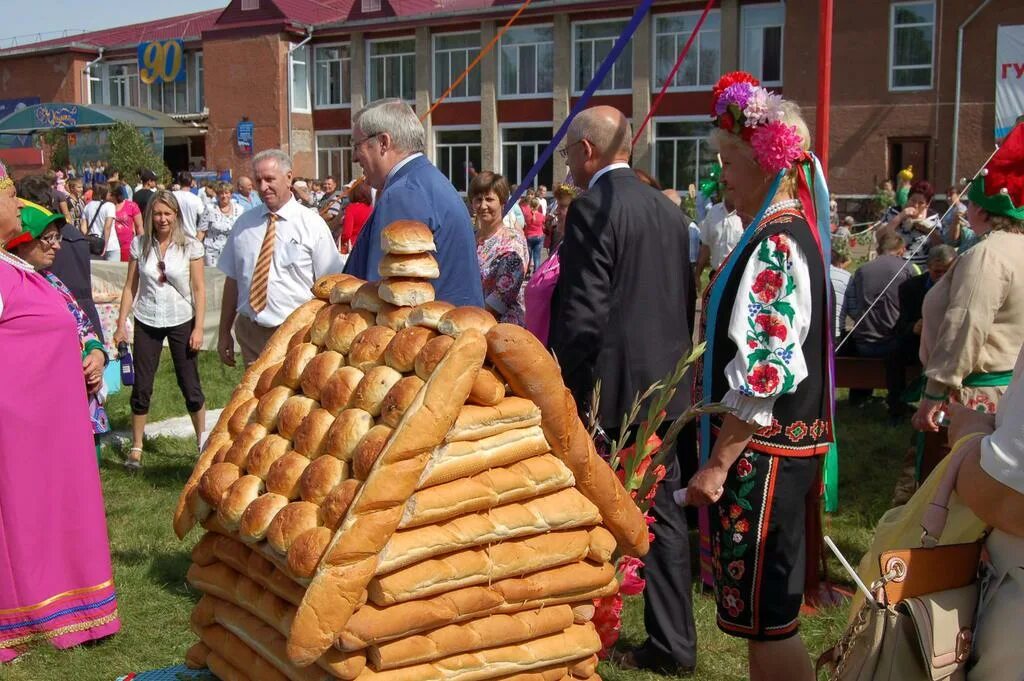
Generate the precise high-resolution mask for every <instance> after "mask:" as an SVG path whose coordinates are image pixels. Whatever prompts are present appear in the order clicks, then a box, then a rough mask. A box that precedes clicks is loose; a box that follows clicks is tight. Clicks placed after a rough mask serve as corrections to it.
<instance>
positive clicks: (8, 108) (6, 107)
mask: <svg viewBox="0 0 1024 681" xmlns="http://www.w3.org/2000/svg"><path fill="white" fill-rule="evenodd" d="M38 103H39V98H38V97H18V98H17V99H0V121H2V120H3V119H5V118H7V117H8V116H10V115H11V114H14V113H18V112H19V111H21V110H22V109H24V108H26V107H29V106H34V105H36V104H38ZM32 146H33V144H32V135H0V149H27V148H31V147H32Z"/></svg>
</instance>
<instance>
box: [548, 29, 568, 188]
mask: <svg viewBox="0 0 1024 681" xmlns="http://www.w3.org/2000/svg"><path fill="white" fill-rule="evenodd" d="M553 31H554V42H555V62H554V69H555V73H554V76H555V77H554V88H553V89H554V92H553V93H552V97H551V99H552V114H553V119H554V120H552V128H553V130H552V132H554V130H557V129H558V128H559V126H561V125H562V123H564V122H565V119H566V118H568V117H569V111H570V109H571V106H570V104H571V96H572V68H571V67H570V66H569V65H570V64H572V27H570V26H569V17H568V15H567V14H566V13H564V12H562V13H559V14H556V15H555V22H554V27H553ZM551 158H552V160H553V161H554V165H553V166H552V172H553V174H554V177H553V178H552V183H553V184H555V185H557V184H558V183H559V182H561V181H562V180H564V179H565V174H566V173H567V172H568V167H567V166H566V164H565V160H564V159H563V158H562V155H561V154H558V153H556V154H553V155H552V157H551Z"/></svg>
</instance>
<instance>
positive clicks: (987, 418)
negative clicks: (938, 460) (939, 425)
mask: <svg viewBox="0 0 1024 681" xmlns="http://www.w3.org/2000/svg"><path fill="white" fill-rule="evenodd" d="M946 413H947V414H948V415H949V442H950V444H955V443H956V442H958V441H959V440H960V439H961V438H963V437H964V436H965V435H971V434H973V433H984V434H985V435H989V434H991V433H992V431H994V430H995V429H996V417H995V414H986V413H985V412H982V411H977V410H975V409H968V408H967V407H965V406H963V405H962V404H954V403H952V402H951V403H950V404H948V405H946Z"/></svg>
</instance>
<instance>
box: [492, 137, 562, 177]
mask: <svg viewBox="0 0 1024 681" xmlns="http://www.w3.org/2000/svg"><path fill="white" fill-rule="evenodd" d="M551 134H552V133H551V128H548V127H543V128H506V129H504V130H502V131H501V156H502V167H503V168H504V175H505V179H506V180H508V182H509V184H520V183H522V181H523V179H524V178H525V177H526V174H527V173H529V172H530V168H532V167H533V164H534V163H536V162H537V159H538V158H540V155H541V153H542V152H543V151H544V148H545V147H546V146H548V143H549V142H551ZM553 176H554V169H553V167H552V164H551V159H550V158H549V159H548V162H547V163H545V164H544V167H543V168H542V169H541V171H540V174H538V175H537V176H536V177H534V178H533V183H532V186H533V187H536V186H537V185H539V184H543V185H545V186H547V187H551V186H554V184H553V182H552V177H553Z"/></svg>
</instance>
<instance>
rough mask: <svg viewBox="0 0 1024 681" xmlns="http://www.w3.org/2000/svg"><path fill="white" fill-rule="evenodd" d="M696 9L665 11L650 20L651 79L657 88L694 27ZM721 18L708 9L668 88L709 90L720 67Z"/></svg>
mask: <svg viewBox="0 0 1024 681" xmlns="http://www.w3.org/2000/svg"><path fill="white" fill-rule="evenodd" d="M698 19H700V12H687V13H685V14H668V15H662V16H658V17H656V18H655V20H654V82H655V85H656V86H657V87H659V88H660V87H661V85H662V83H664V82H665V81H666V80H668V74H669V73H671V72H672V67H673V66H675V63H676V59H678V58H679V53H680V52H682V51H683V48H684V47H685V46H686V41H687V40H688V39H689V38H690V34H691V33H693V29H694V28H695V27H696V26H697V20H698ZM721 26H722V17H721V14H720V13H719V11H718V10H715V11H713V12H709V13H708V16H707V19H705V20H704V25H703V26H701V29H700V33H698V34H697V37H696V38H695V39H694V41H693V45H691V46H690V52H689V53H688V54H687V55H686V59H684V60H683V65H682V66H681V67H679V70H678V71H676V75H675V78H673V79H672V83H671V84H670V85H669V89H672V90H709V89H711V87H712V86H713V85H714V84H715V83H716V82H717V81H718V78H719V75H720V72H721V70H722V66H721V63H722V29H721Z"/></svg>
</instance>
